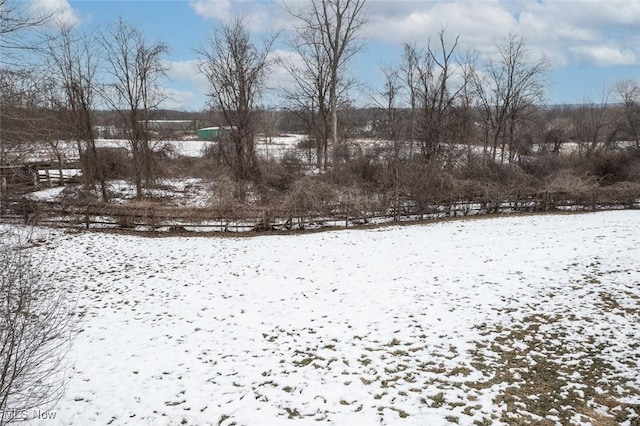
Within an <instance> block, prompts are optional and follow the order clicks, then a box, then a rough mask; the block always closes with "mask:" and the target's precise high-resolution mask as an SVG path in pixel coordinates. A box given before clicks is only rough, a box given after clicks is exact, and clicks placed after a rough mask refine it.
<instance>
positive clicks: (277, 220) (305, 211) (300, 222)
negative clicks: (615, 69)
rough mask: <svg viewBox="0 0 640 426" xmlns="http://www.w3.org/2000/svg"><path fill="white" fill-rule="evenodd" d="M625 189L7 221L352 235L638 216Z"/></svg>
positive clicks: (19, 204)
mask: <svg viewBox="0 0 640 426" xmlns="http://www.w3.org/2000/svg"><path fill="white" fill-rule="evenodd" d="M637 189H638V188H637V187H634V188H632V190H631V191H623V190H620V189H619V188H618V189H616V190H615V191H611V190H598V191H592V192H589V193H584V194H569V193H563V192H542V193H536V194H529V195H523V196H519V197H517V198H510V199H505V198H493V197H477V198H469V199H453V200H432V201H431V202H428V203H425V202H423V203H417V202H415V201H414V200H412V199H409V198H406V197H400V198H397V199H395V200H394V201H393V202H390V201H389V200H384V201H382V202H372V203H365V202H353V201H350V200H346V201H330V202H327V203H326V204H324V205H323V206H321V207H320V208H318V207H315V208H314V207H310V206H304V205H302V206H299V205H296V206H290V205H289V206H288V205H286V204H285V205H281V206H277V207H263V206H250V205H227V206H224V207H211V208H185V207H169V206H162V205H159V204H158V203H153V202H149V201H140V202H131V203H127V204H109V203H102V202H97V201H91V202H87V203H84V204H81V203H78V202H74V203H65V202H51V201H33V200H28V199H13V200H5V202H4V203H3V206H2V209H1V211H0V216H1V217H2V219H3V220H4V221H11V222H21V223H28V224H34V225H35V224H38V225H46V226H54V227H68V228H78V229H81V228H86V229H96V228H102V229H125V230H132V231H146V232H150V231H153V232H238V233H239V232H264V231H297V230H314V229H322V228H332V227H354V226H362V225H375V224H383V223H393V222H398V223H399V222H410V221H419V220H427V219H431V220H437V219H446V218H455V217H467V216H468V217H470V216H478V215H488V214H512V213H526V212H558V211H597V210H611V209H640V192H638V190H637Z"/></svg>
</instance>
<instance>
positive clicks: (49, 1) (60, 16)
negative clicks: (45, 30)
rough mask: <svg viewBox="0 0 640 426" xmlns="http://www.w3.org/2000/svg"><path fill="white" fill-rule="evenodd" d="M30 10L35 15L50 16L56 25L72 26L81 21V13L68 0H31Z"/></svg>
mask: <svg viewBox="0 0 640 426" xmlns="http://www.w3.org/2000/svg"><path fill="white" fill-rule="evenodd" d="M29 10H30V12H31V14H33V15H34V16H50V17H51V19H52V22H53V23H54V24H55V25H56V26H70V25H76V24H78V23H79V22H80V15H79V14H78V12H76V11H75V10H74V9H73V8H72V7H71V5H70V4H69V2H68V1H67V0H31V3H30V5H29Z"/></svg>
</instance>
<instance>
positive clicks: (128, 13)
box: [31, 0, 640, 110]
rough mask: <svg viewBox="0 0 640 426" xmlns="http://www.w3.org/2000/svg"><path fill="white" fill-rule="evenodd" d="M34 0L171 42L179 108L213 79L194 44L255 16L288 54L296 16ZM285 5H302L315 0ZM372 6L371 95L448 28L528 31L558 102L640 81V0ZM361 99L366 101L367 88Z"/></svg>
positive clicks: (87, 24) (89, 21)
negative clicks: (405, 52) (414, 49)
mask: <svg viewBox="0 0 640 426" xmlns="http://www.w3.org/2000/svg"><path fill="white" fill-rule="evenodd" d="M31 1H32V2H35V3H37V4H38V5H39V7H41V8H47V9H49V10H56V11H58V13H59V14H60V19H61V20H65V21H71V22H75V23H77V24H78V25H79V26H80V27H84V28H86V29H90V28H93V27H94V26H96V25H98V26H100V25H106V24H108V23H109V22H113V21H115V20H116V19H117V18H118V17H119V16H122V17H123V18H125V19H126V20H127V21H128V22H130V23H132V24H135V25H136V26H138V27H139V28H140V29H141V30H142V31H143V32H144V34H145V35H146V37H147V38H148V39H149V40H152V41H157V40H160V41H163V42H165V43H166V44H167V45H168V46H169V57H168V58H167V66H168V68H169V72H168V76H169V80H168V81H167V83H166V86H167V89H168V92H169V93H170V94H171V100H170V101H169V102H167V104H166V106H168V107H172V108H180V109H189V110H200V109H202V108H203V107H204V105H205V101H206V99H205V97H204V93H205V92H206V90H207V87H206V81H205V80H204V78H203V77H202V76H201V75H199V74H198V72H197V56H196V54H195V53H194V52H193V49H194V48H197V47H199V46H200V45H202V44H203V43H204V42H205V40H206V35H207V33H208V32H209V31H211V30H212V29H213V28H216V27H217V26H219V25H220V24H221V23H224V22H228V21H229V20H230V19H232V18H233V17H234V16H236V15H241V16H244V17H245V18H246V20H247V22H248V27H249V29H250V30H251V31H252V32H253V33H254V34H255V35H256V37H259V36H260V35H261V34H263V33H264V32H266V31H282V34H281V37H280V42H279V43H278V44H277V45H276V46H275V50H276V51H275V53H274V55H280V56H282V55H285V56H286V55H288V54H289V53H288V52H287V46H286V43H285V41H286V38H287V30H289V29H290V28H291V25H292V20H291V19H290V18H289V17H288V16H287V14H286V13H285V12H284V11H283V9H282V8H281V7H278V5H277V4H276V3H275V2H274V1H271V0H138V1H131V0H109V1H101V0H31ZM280 1H281V3H282V2H286V3H287V4H288V5H290V6H291V7H294V8H297V7H304V4H305V1H306V0H280ZM367 9H368V15H367V16H368V21H369V24H368V26H367V27H366V31H365V33H364V34H363V43H364V47H365V48H364V50H363V52H362V53H361V54H360V55H359V56H358V57H356V58H355V59H354V61H353V62H352V63H351V67H350V70H349V71H350V73H351V74H352V75H353V76H357V77H358V78H359V79H360V80H361V82H362V83H363V84H364V85H365V86H368V87H369V88H370V90H371V91H375V90H377V89H378V90H379V89H380V88H381V86H382V83H381V81H382V77H381V74H380V72H379V67H380V66H381V65H393V64H394V63H397V62H398V61H399V60H400V58H401V55H402V45H403V43H404V42H415V43H418V44H426V42H427V40H428V39H429V37H431V38H435V37H436V36H437V33H438V32H439V31H440V29H441V28H443V27H446V28H447V34H448V35H449V37H451V38H453V37H454V36H455V35H457V34H460V41H461V46H462V47H463V48H466V49H473V50H475V51H477V52H478V53H479V54H480V56H481V57H485V56H487V55H491V54H492V52H493V51H494V46H495V44H496V43H498V42H499V41H500V40H501V39H503V38H504V37H505V36H507V34H509V32H511V33H514V34H516V35H519V36H522V37H524V38H525V41H526V43H527V45H528V46H529V48H530V50H531V51H532V54H533V55H536V56H539V55H545V56H546V57H547V58H548V59H549V61H550V63H551V70H550V72H549V80H550V84H549V90H548V92H547V100H548V102H549V103H579V102H582V101H585V100H593V101H599V100H600V98H601V94H602V91H603V89H608V88H610V87H612V86H613V85H614V84H615V82H616V81H617V80H621V79H633V80H636V81H640V0H575V1H571V0H551V1H546V0H464V1H451V0H448V1H444V0H428V1H425V0H422V1H421V0H404V1H392V0H369V1H368V3H367ZM270 75H271V78H272V80H274V82H275V83H276V84H277V83H283V82H284V83H286V80H287V77H286V75H285V73H284V72H283V71H282V70H279V69H274V70H272V72H271V73H270ZM270 99H274V98H273V97H271V98H270ZM359 99H361V102H364V101H365V100H366V99H367V96H366V94H363V95H361V97H360V98H359ZM272 102H274V101H272Z"/></svg>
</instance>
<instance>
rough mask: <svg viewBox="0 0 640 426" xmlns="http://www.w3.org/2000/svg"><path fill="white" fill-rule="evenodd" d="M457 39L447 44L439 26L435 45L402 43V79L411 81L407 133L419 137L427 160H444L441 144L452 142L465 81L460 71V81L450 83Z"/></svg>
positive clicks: (443, 31) (422, 153) (453, 73)
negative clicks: (419, 45) (403, 77)
mask: <svg viewBox="0 0 640 426" xmlns="http://www.w3.org/2000/svg"><path fill="white" fill-rule="evenodd" d="M458 40H459V37H456V38H455V40H454V42H453V44H452V45H451V46H448V45H447V43H446V40H445V30H441V31H440V33H439V35H438V43H437V45H435V46H434V45H432V44H431V43H429V44H428V45H427V47H426V49H420V48H418V47H416V46H415V45H405V80H406V81H407V82H411V84H412V86H410V87H408V92H409V96H410V105H411V111H412V116H413V120H412V124H411V126H412V131H411V133H413V135H414V137H416V138H417V139H418V140H419V142H420V154H421V157H422V159H423V160H424V161H427V162H431V161H436V160H445V157H444V155H443V154H444V151H445V147H448V146H453V145H452V144H453V143H454V142H455V141H454V140H453V138H454V135H455V132H454V130H455V127H456V126H457V125H458V120H457V117H456V115H455V112H456V106H457V102H458V101H459V96H460V94H461V93H462V92H463V90H464V89H465V87H466V85H467V82H468V80H467V79H466V78H464V77H465V75H464V74H460V75H459V77H461V78H460V81H461V83H460V84H457V85H454V84H453V83H452V80H453V78H454V76H456V71H455V67H454V65H456V64H454V59H455V58H454V54H455V52H456V48H457V46H458ZM461 69H462V68H461ZM409 73H410V74H409Z"/></svg>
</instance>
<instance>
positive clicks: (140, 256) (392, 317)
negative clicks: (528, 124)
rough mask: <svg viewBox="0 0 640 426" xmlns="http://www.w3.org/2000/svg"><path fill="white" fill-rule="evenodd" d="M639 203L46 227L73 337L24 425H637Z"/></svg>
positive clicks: (44, 248) (639, 405)
mask: <svg viewBox="0 0 640 426" xmlns="http://www.w3.org/2000/svg"><path fill="white" fill-rule="evenodd" d="M638 229H640V212H638V211H616V212H601V213H592V214H582V215H552V216H527V217H507V218H499V219H482V220H468V221H453V222H443V223H437V224H433V225H422V226H421V225H414V226H406V227H387V228H380V229H374V230H352V231H335V232H323V233H317V234H306V235H288V236H262V237H253V238H202V237H170V238H145V237H137V236H125V235H114V234H101V233H79V234H65V233H63V232H62V231H47V232H50V233H51V236H50V237H49V238H48V239H47V241H46V243H45V244H44V245H42V246H41V247H39V248H38V250H42V251H45V252H46V253H47V255H48V257H49V259H50V262H49V264H50V265H52V267H53V268H54V269H55V270H56V271H57V276H58V278H59V280H60V283H61V285H64V286H66V287H67V288H69V289H70V290H71V291H72V293H74V294H78V298H79V300H78V310H79V311H80V312H81V314H82V315H83V322H82V332H81V333H80V334H79V336H78V337H77V340H76V342H75V345H74V348H73V350H72V352H71V353H70V357H71V359H72V361H73V363H74V365H75V367H74V371H73V376H72V378H71V381H70V383H69V385H68V391H67V393H66V396H65V397H64V398H63V400H62V401H60V402H59V404H58V405H57V407H55V412H56V418H55V420H54V421H52V420H46V421H41V422H38V421H35V422H33V423H34V424H43V425H51V424H65V425H66V424H74V425H87V424H114V425H115V424H117V425H123V424H129V425H140V424H150V425H151V424H153V425H178V424H188V425H206V424H212V425H231V424H237V425H242V424H247V425H274V424H284V423H288V422H287V419H295V421H293V420H292V421H291V423H292V424H300V425H302V424H309V425H311V424H318V421H321V422H325V423H329V424H339V425H347V424H349V425H352V424H358V425H374V424H406V425H444V424H460V425H472V424H485V425H490V424H491V425H493V424H558V425H560V424H623V425H624V424H627V425H631V424H638V423H637V422H638V421H639V420H638V416H639V415H640V374H638V372H639V371H640V343H639V342H640V233H639V232H638Z"/></svg>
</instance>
